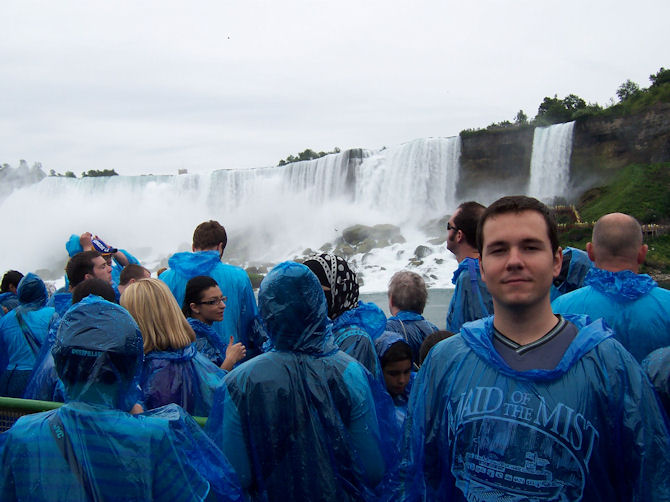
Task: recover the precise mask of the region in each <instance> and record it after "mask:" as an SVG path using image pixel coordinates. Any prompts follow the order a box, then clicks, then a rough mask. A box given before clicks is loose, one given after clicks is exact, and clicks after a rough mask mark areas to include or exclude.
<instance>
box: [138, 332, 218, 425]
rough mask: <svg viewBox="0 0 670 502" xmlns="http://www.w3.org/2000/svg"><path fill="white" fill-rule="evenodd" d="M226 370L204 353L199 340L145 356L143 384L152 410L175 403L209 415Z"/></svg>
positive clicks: (141, 382)
mask: <svg viewBox="0 0 670 502" xmlns="http://www.w3.org/2000/svg"><path fill="white" fill-rule="evenodd" d="M224 376H226V371H225V370H222V369H221V368H219V367H218V366H216V365H215V364H214V363H212V362H211V361H210V360H209V359H207V357H205V356H204V355H203V354H200V353H199V352H198V351H197V350H196V348H195V343H191V344H189V345H187V346H186V347H183V348H181V349H175V350H161V351H158V350H156V351H152V352H149V353H147V354H146V356H145V358H144V368H143V370H142V379H141V381H140V387H141V388H142V393H143V395H144V406H145V408H146V409H148V410H150V409H153V408H158V407H159V406H163V405H166V404H169V403H175V404H178V405H179V406H181V407H182V408H184V409H185V410H186V411H188V412H189V413H190V414H191V415H195V416H200V417H206V416H208V415H209V412H210V410H211V408H212V402H213V400H214V394H215V392H216V390H217V389H218V388H219V387H220V386H221V385H222V384H223V377H224Z"/></svg>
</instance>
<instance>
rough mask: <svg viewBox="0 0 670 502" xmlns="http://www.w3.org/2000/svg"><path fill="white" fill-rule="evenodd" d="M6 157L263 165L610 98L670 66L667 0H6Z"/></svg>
mask: <svg viewBox="0 0 670 502" xmlns="http://www.w3.org/2000/svg"><path fill="white" fill-rule="evenodd" d="M0 17H1V18H2V19H3V23H2V32H1V35H0V69H1V72H0V75H1V77H0V163H4V162H8V163H10V164H11V165H13V166H17V165H18V160H19V159H26V160H27V161H28V163H29V164H32V163H33V162H36V161H39V162H42V164H43V166H44V168H45V169H46V170H47V171H48V170H49V169H55V170H56V171H59V172H65V171H66V170H71V171H74V172H75V173H76V174H77V175H79V174H80V173H81V171H84V170H88V169H116V171H117V172H119V173H121V174H141V173H155V174H159V173H176V171H177V169H179V168H187V169H188V170H189V172H204V171H210V170H212V169H221V168H239V167H262V166H269V165H274V164H275V163H276V162H277V161H279V159H281V158H284V157H286V156H287V155H289V154H295V153H297V152H299V151H302V150H304V149H305V148H312V149H314V150H331V149H332V148H333V147H335V146H338V147H340V148H342V149H346V148H353V147H363V148H370V149H377V148H381V147H382V146H391V145H397V144H400V143H403V142H405V141H409V140H412V139H415V138H420V137H428V136H454V135H456V134H458V133H459V131H461V130H462V129H467V128H475V127H485V126H487V125H488V124H490V123H491V122H494V121H495V122H498V121H501V120H512V119H513V117H514V116H515V115H516V113H517V111H518V110H519V109H523V110H524V111H525V112H526V114H527V115H528V116H529V117H533V116H534V115H535V114H536V113H537V107H538V105H539V104H540V102H541V101H542V99H543V98H544V97H545V96H553V95H554V94H558V96H559V97H564V96H565V95H567V94H569V93H575V94H577V95H579V96H581V97H582V98H583V99H585V100H586V101H587V102H598V103H600V104H607V103H608V102H609V100H610V99H611V98H615V97H616V89H617V88H618V86H619V85H620V84H621V83H623V82H624V81H625V80H626V79H629V78H630V79H631V80H633V81H635V82H637V83H638V84H640V85H641V86H642V87H647V86H648V85H649V80H648V77H649V74H651V73H655V72H656V71H657V70H658V69H659V68H660V67H661V66H665V67H670V60H669V59H668V47H670V30H668V28H667V23H668V19H670V2H668V0H638V1H637V2H630V1H627V2H625V3H624V2H622V1H619V0H607V1H602V0H586V1H585V0H580V1H574V0H562V1H545V0H532V1H531V0H529V1H526V0H523V1H517V0H469V1H461V2H448V1H433V0H426V1H422V0H413V1H411V2H409V1H407V2H400V1H396V0H387V1H383V2H382V1H377V0H375V1H365V0H359V1H349V0H339V1H336V2H333V1H327V2H326V1H320V0H312V1H303V0H299V1H298V0H295V1H281V0H275V1H254V0H247V1H244V2H242V1H238V2H231V1H222V0H219V1H216V2H214V1H197V0H195V1H190V2H180V1H172V0H162V1H160V2H159V1H155V0H147V1H141V0H133V1H109V0H108V1H105V2H102V1H97V0H87V1H67V0H66V1H65V2H54V1H51V0H49V1H43V2H37V1H29V0H28V1H27V0H18V1H15V0H4V1H3V2H2V4H1V5H0Z"/></svg>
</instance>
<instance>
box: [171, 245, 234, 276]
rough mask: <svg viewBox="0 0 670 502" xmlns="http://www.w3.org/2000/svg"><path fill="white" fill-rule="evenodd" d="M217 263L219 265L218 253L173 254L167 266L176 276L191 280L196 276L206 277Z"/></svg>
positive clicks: (219, 257)
mask: <svg viewBox="0 0 670 502" xmlns="http://www.w3.org/2000/svg"><path fill="white" fill-rule="evenodd" d="M217 263H221V256H220V255H219V252H218V251H198V252H195V253H190V252H187V251H185V252H182V253H175V254H173V255H172V256H171V257H170V259H169V260H168V265H169V266H170V268H171V269H172V270H174V271H176V272H177V273H178V274H180V275H183V276H185V277H188V278H191V277H195V276H196V275H208V274H209V271H210V270H212V269H213V268H214V267H215V266H216V264H217Z"/></svg>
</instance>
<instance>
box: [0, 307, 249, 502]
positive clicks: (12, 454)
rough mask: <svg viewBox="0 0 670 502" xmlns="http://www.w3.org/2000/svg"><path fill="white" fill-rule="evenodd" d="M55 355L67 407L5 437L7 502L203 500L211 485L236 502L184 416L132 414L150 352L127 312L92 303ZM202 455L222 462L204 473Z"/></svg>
mask: <svg viewBox="0 0 670 502" xmlns="http://www.w3.org/2000/svg"><path fill="white" fill-rule="evenodd" d="M53 355H54V359H55V362H56V369H57V371H58V375H59V377H60V378H61V380H62V381H63V383H64V385H65V393H66V403H65V405H64V406H62V407H61V408H58V409H57V410H52V411H48V412H44V413H36V414H32V415H26V416H23V417H21V418H20V419H19V420H18V421H17V422H16V423H15V424H14V426H13V427H12V428H11V429H10V430H9V431H8V432H6V433H5V434H3V436H4V442H3V445H2V450H1V451H0V458H1V459H2V465H3V466H4V467H3V469H2V474H0V498H1V499H2V500H4V501H14V500H21V501H23V500H25V501H28V500H30V501H46V500H49V501H85V500H166V501H168V500H169V501H175V500H185V501H187V500H188V501H192V500H204V499H205V498H206V497H207V496H208V494H209V492H210V487H211V486H212V485H211V484H210V482H209V481H208V477H211V479H212V480H213V481H214V484H215V485H216V486H217V487H219V490H222V487H223V486H224V485H226V483H227V486H228V488H229V492H230V494H231V495H232V496H231V497H230V498H231V499H234V498H239V485H236V480H235V476H234V473H233V472H232V471H231V470H230V468H229V466H227V464H225V459H223V457H222V456H221V454H220V452H218V455H215V453H216V452H217V450H216V449H215V447H214V445H213V444H212V443H211V442H209V443H208V442H206V441H202V439H204V438H202V436H195V435H191V434H188V432H189V431H192V430H195V429H193V423H190V425H189V423H186V422H185V420H189V418H188V417H187V416H186V415H185V414H184V412H183V410H181V411H179V409H178V408H177V407H176V406H175V407H174V408H172V409H167V410H166V409H163V410H162V413H163V416H164V417H166V418H167V419H166V418H160V416H156V417H153V416H132V415H130V414H129V413H127V410H129V409H130V407H131V406H132V404H134V402H135V400H136V397H137V395H136V389H137V383H138V381H139V376H140V372H141V369H142V358H143V351H142V336H141V335H140V332H139V329H138V327H137V324H136V323H135V321H133V319H132V317H131V316H130V315H129V314H128V313H127V312H126V311H125V310H124V309H123V308H121V307H119V306H118V305H115V304H112V303H110V302H107V301H104V300H102V299H100V298H98V297H93V296H91V297H88V298H86V299H84V300H83V301H81V302H80V303H78V304H77V305H75V306H73V307H72V308H71V309H69V310H68V312H67V313H66V314H65V316H64V317H63V320H62V322H61V325H60V328H59V330H58V336H57V339H56V342H55V344H54V347H53ZM190 420H192V419H190ZM195 439H198V442H197V444H193V443H191V442H190V441H193V440H195ZM198 452H202V453H201V454H199V453H198ZM198 455H200V457H198ZM205 455H206V456H207V457H208V461H209V462H215V461H216V460H215V459H216V458H220V459H221V460H219V461H218V462H217V463H216V464H214V465H212V466H211V467H210V468H209V469H207V471H205V472H203V471H202V470H201V469H202V468H203V467H204V465H206V464H205V463H203V462H199V461H198V458H200V459H202V458H203V456H205ZM194 465H197V466H198V468H197V469H196V468H195V467H194ZM226 468H227V469H228V470H227V476H228V477H227V478H226V477H225V474H224V471H225V470H226Z"/></svg>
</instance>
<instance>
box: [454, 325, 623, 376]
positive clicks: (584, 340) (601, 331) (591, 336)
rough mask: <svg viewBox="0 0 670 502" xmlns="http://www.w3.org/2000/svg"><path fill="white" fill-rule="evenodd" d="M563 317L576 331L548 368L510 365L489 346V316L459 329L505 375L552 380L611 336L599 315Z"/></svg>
mask: <svg viewBox="0 0 670 502" xmlns="http://www.w3.org/2000/svg"><path fill="white" fill-rule="evenodd" d="M563 317H564V318H565V319H566V320H568V321H570V322H571V323H573V324H574V325H575V326H577V329H578V330H579V333H578V334H577V337H576V338H575V339H574V340H573V342H572V343H571V344H570V346H569V347H568V349H567V350H566V351H565V354H564V355H563V358H562V359H561V361H560V362H559V363H558V365H557V366H556V368H554V369H552V370H530V371H521V372H519V371H515V370H513V369H512V368H510V367H509V366H508V365H507V363H506V362H505V361H504V360H503V358H502V357H501V356H500V354H498V351H497V350H496V349H495V347H494V346H493V336H492V334H493V316H490V317H486V318H484V319H479V320H477V321H473V322H467V323H465V324H464V325H463V328H462V329H461V336H462V337H463V341H464V342H465V343H466V344H467V345H468V346H469V347H470V348H471V349H472V351H473V352H475V353H476V354H477V355H478V356H479V357H481V358H482V359H484V360H486V361H488V362H489V363H490V364H492V365H493V366H495V367H496V368H497V369H498V370H499V371H500V372H501V373H504V374H505V375H509V376H513V377H515V378H526V379H528V380H553V379H555V378H558V377H560V376H561V375H563V374H565V373H566V372H567V371H568V370H569V369H570V367H571V366H572V365H573V364H574V363H575V362H577V361H578V360H579V359H580V358H581V357H582V356H583V355H584V354H586V353H587V352H589V351H590V350H591V349H593V348H594V347H596V346H597V345H598V344H599V343H600V342H602V341H603V340H605V339H607V338H609V337H610V336H612V331H611V330H610V329H608V328H607V327H606V326H605V324H604V323H603V320H602V319H598V320H597V321H594V322H590V319H589V317H588V316H585V315H564V316H563Z"/></svg>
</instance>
